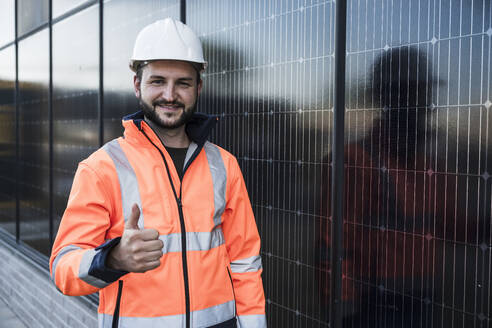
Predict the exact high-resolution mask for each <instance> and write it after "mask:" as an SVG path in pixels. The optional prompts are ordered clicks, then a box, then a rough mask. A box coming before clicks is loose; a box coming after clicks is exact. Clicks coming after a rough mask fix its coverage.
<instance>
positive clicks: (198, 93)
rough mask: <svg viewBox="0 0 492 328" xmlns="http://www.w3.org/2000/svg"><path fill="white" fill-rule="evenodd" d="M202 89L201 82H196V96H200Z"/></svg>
mask: <svg viewBox="0 0 492 328" xmlns="http://www.w3.org/2000/svg"><path fill="white" fill-rule="evenodd" d="M202 87H203V80H202V79H200V81H198V86H197V95H200V92H202Z"/></svg>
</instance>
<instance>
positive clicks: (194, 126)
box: [123, 111, 219, 148]
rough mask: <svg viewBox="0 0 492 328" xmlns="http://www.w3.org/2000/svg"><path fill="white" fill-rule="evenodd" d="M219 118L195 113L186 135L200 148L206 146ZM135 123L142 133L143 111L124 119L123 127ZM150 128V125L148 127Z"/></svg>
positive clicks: (188, 124) (187, 126)
mask: <svg viewBox="0 0 492 328" xmlns="http://www.w3.org/2000/svg"><path fill="white" fill-rule="evenodd" d="M218 120H219V118H218V117H217V116H212V115H207V114H204V113H194V114H193V116H192V117H191V120H190V121H189V122H188V123H187V124H186V134H187V135H188V137H189V138H190V139H191V140H192V141H193V142H195V143H196V144H197V145H198V146H199V148H201V147H202V146H203V144H205V141H207V138H208V136H209V135H210V132H211V131H212V129H213V128H214V127H215V124H216V123H217V121H218ZM131 121H133V123H134V125H135V126H136V127H137V128H138V129H139V130H140V131H142V129H143V124H145V125H146V123H145V122H144V114H143V112H142V111H138V112H136V113H133V114H130V115H127V116H125V117H123V126H124V127H125V129H126V128H127V127H128V122H131ZM147 126H148V125H147Z"/></svg>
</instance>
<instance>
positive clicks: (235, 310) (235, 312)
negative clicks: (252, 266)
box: [226, 266, 237, 316]
mask: <svg viewBox="0 0 492 328" xmlns="http://www.w3.org/2000/svg"><path fill="white" fill-rule="evenodd" d="M226 269H227V274H228V275H229V280H230V281H231V289H232V296H233V297H234V316H236V314H237V308H236V292H234V284H233V283H232V276H231V270H229V267H228V266H227V267H226Z"/></svg>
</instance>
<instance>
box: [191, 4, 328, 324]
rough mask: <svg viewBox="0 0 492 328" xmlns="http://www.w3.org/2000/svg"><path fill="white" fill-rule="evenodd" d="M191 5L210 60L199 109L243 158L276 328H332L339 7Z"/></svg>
mask: <svg viewBox="0 0 492 328" xmlns="http://www.w3.org/2000/svg"><path fill="white" fill-rule="evenodd" d="M186 7H187V13H186V19H187V22H188V24H189V25H190V26H191V27H192V28H193V29H194V30H195V31H196V32H197V33H198V35H199V36H200V38H201V40H202V43H203V46H204V51H205V58H206V60H208V62H209V66H208V68H207V70H206V71H205V73H204V74H203V81H204V88H203V91H202V94H201V96H200V99H199V105H198V110H199V111H203V112H207V113H210V114H214V115H218V116H220V117H221V119H220V121H219V123H218V125H217V127H216V128H215V130H214V132H213V138H212V140H213V141H214V142H216V143H218V144H219V145H221V146H223V147H224V148H225V149H227V150H229V151H230V152H232V154H234V155H235V156H236V157H237V158H238V161H239V164H240V166H241V169H242V171H243V174H244V178H245V181H246V185H247V187H248V191H249V195H250V198H251V202H252V204H253V209H254V212H255V215H256V219H257V224H258V229H259V232H260V235H261V238H262V253H261V255H262V260H263V268H264V273H263V282H264V286H265V292H266V297H267V318H268V324H269V326H270V327H327V326H328V324H329V299H330V297H329V296H330V287H329V286H330V276H329V272H330V265H329V263H330V256H329V254H330V242H329V241H330V235H329V232H330V221H329V218H328V217H329V214H328V206H327V204H328V203H329V183H328V180H327V179H328V172H329V168H330V165H329V156H328V154H329V152H330V148H331V146H330V145H331V142H330V140H331V138H330V134H331V126H332V123H331V122H332V111H331V109H332V107H333V82H332V81H333V72H334V60H333V49H334V30H335V28H334V22H335V20H334V18H335V5H334V2H333V1H215V0H213V1H212V0H210V1H208V0H207V1H203V0H198V1H194V0H193V1H190V0H188V1H186ZM210 17H214V19H210ZM322 241H326V242H328V243H325V242H322Z"/></svg>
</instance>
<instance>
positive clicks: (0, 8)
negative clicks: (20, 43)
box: [0, 0, 15, 47]
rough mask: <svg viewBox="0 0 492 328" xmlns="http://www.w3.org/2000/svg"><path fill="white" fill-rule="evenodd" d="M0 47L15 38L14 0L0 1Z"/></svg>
mask: <svg viewBox="0 0 492 328" xmlns="http://www.w3.org/2000/svg"><path fill="white" fill-rule="evenodd" d="M0 31H2V33H0V47H1V46H3V45H5V44H7V43H9V42H12V41H14V40H15V0H4V1H2V2H1V3H0Z"/></svg>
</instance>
